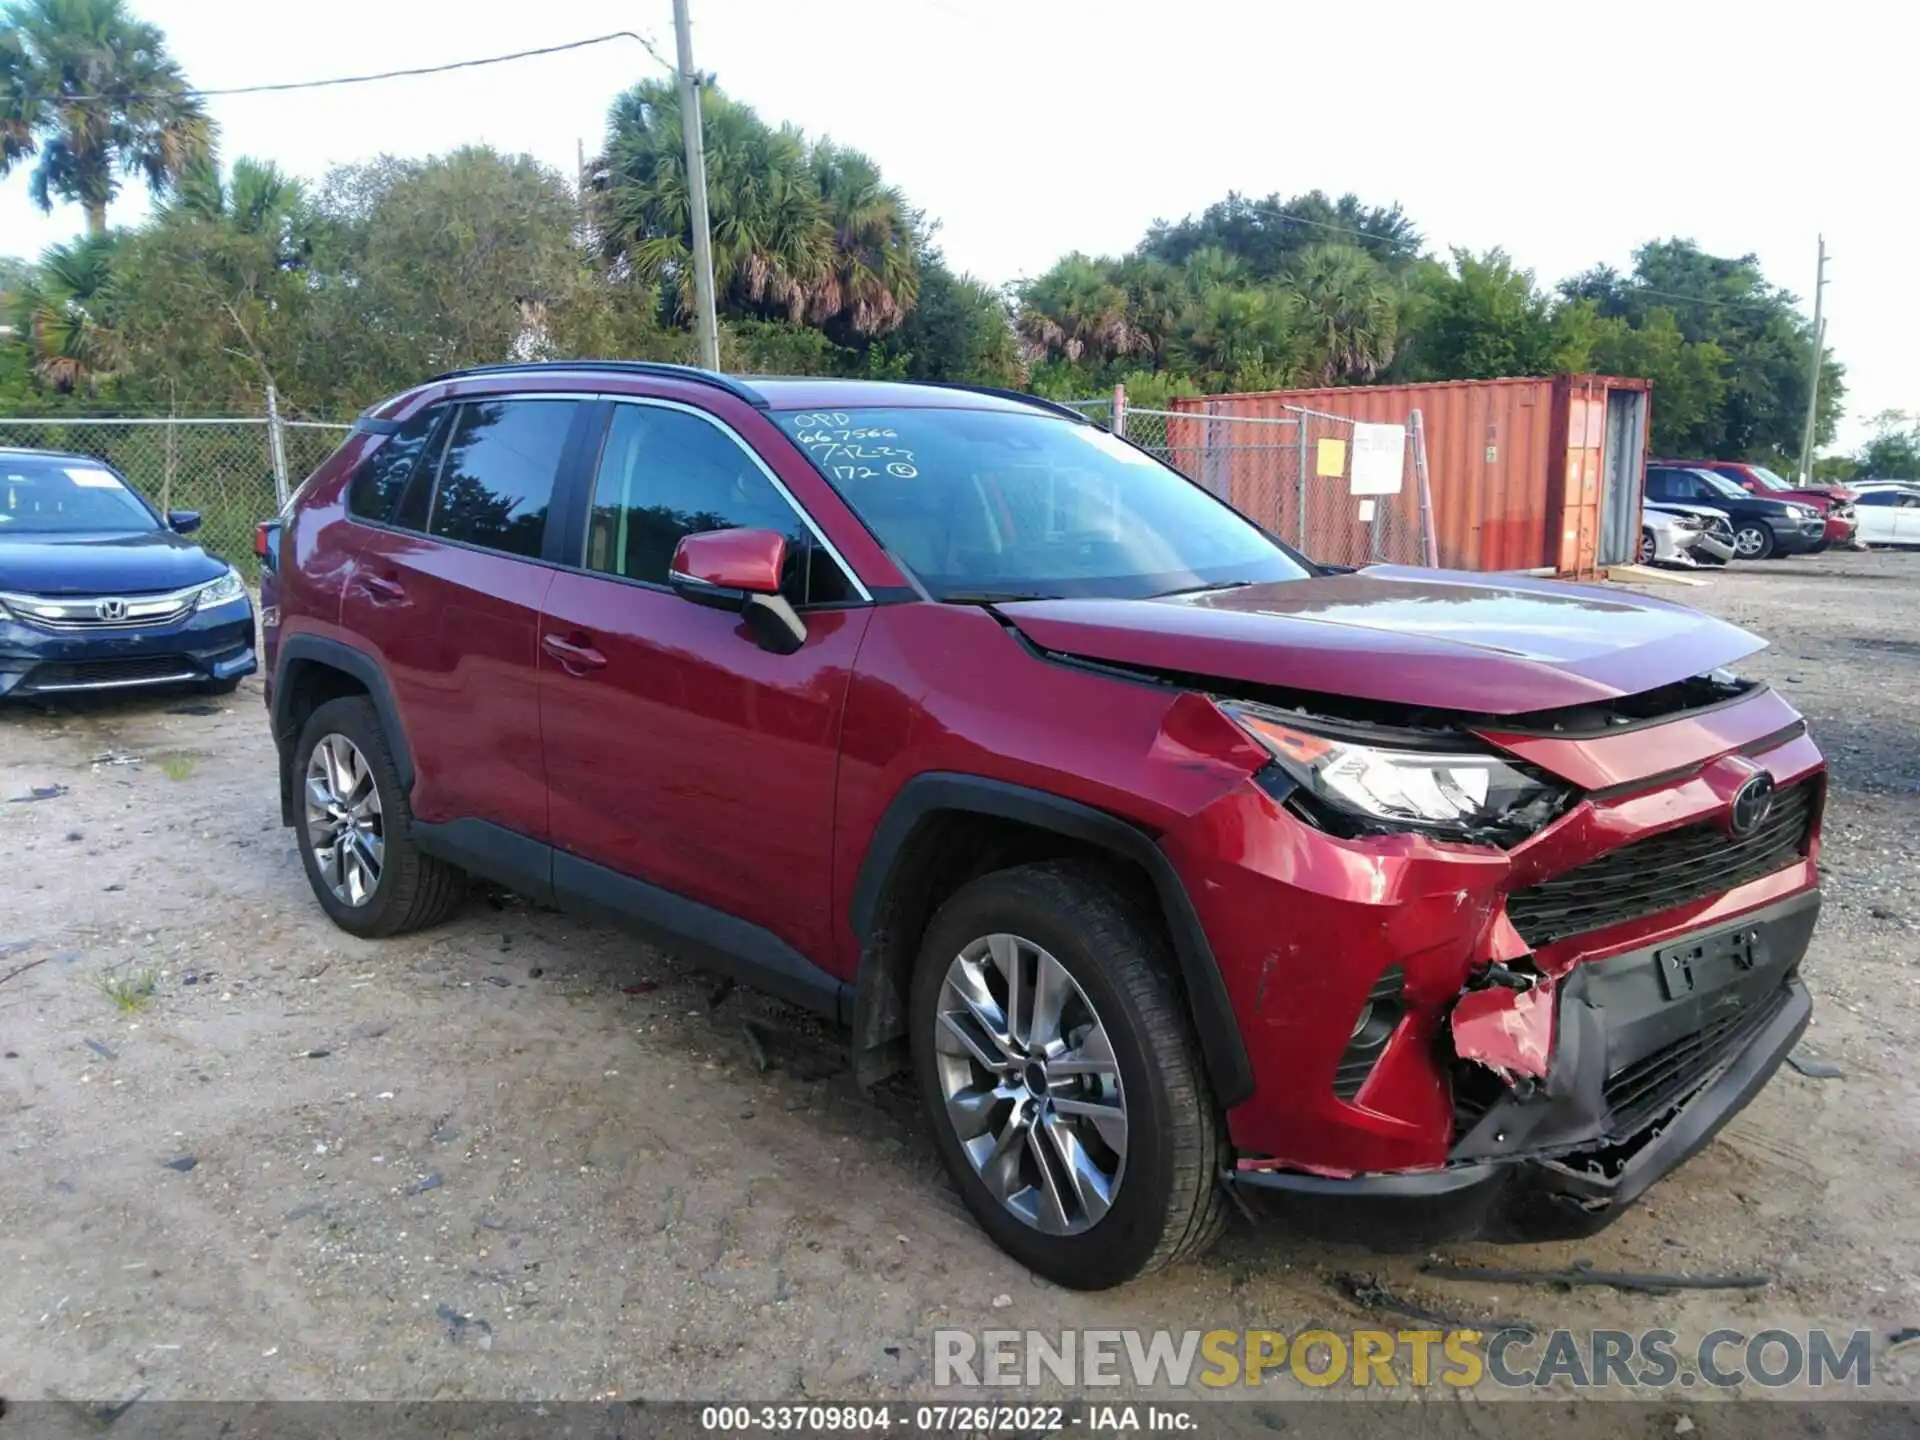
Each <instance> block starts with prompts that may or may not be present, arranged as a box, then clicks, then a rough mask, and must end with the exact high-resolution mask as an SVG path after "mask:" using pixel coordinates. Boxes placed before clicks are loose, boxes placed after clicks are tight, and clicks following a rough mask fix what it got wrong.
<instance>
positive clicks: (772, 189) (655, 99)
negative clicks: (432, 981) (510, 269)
mask: <svg viewBox="0 0 1920 1440" xmlns="http://www.w3.org/2000/svg"><path fill="white" fill-rule="evenodd" d="M704 94H705V98H704V99H703V101H702V102H701V118H702V125H703V128H704V141H705V147H706V164H707V211H708V217H709V222H710V227H711V230H712V241H713V284H714V291H715V294H716V295H717V296H719V297H722V299H723V301H724V302H726V303H727V304H728V305H729V307H730V308H734V309H739V308H743V307H744V308H747V309H750V310H766V311H774V312H782V313H784V314H785V315H786V316H787V318H789V319H791V320H794V321H800V320H803V319H804V318H806V316H807V313H808V311H809V309H810V308H812V301H813V298H814V296H815V293H816V291H817V287H819V285H820V284H821V283H822V279H823V277H824V276H825V275H826V274H827V273H829V255H830V252H831V250H832V240H833V236H832V232H831V230H830V229H829V227H828V224H827V220H826V216H825V214H824V213H823V212H822V209H821V205H820V191H819V187H818V185H817V183H816V182H815V180H814V176H813V173H812V171H811V170H810V169H809V167H808V163H807V153H806V143H805V140H804V139H803V137H802V136H801V135H800V133H799V132H798V131H797V130H794V129H792V128H791V127H783V128H781V129H779V130H774V129H772V128H771V127H769V126H768V125H766V124H765V123H764V122H763V121H762V120H761V119H760V117H759V116H758V115H756V114H755V113H754V112H753V110H752V109H751V108H749V107H748V106H745V105H741V104H738V103H736V102H735V101H732V100H729V99H728V98H727V97H726V96H725V95H722V94H721V93H720V92H719V91H717V90H715V89H712V88H711V87H708V88H706V89H705V92H704ZM591 187H592V190H593V195H594V218H595V228H596V230H597V232H598V235H599V240H600V246H601V250H602V253H603V254H605V256H606V257H607V259H608V260H609V261H610V262H612V263H613V264H614V266H615V267H616V269H617V270H620V271H624V272H625V273H627V274H629V275H631V276H632V278H634V279H635V280H638V281H640V282H641V283H643V284H647V285H660V286H663V287H665V289H666V290H667V291H668V292H669V293H670V294H671V295H672V296H673V297H674V300H675V304H676V308H677V309H678V311H679V312H680V313H681V314H682V315H690V314H691V313H692V312H693V304H694V294H693V290H694V286H693V265H692V258H693V222H692V202H691V199H690V197H689V193H688V187H687V165H686V147H685V144H684V143H683V141H682V138H681V130H680V97H679V94H678V93H677V90H676V88H675V86H674V84H673V83H672V82H671V81H666V80H644V81H642V82H641V83H640V84H638V85H636V86H634V87H633V89H631V90H629V91H627V92H626V93H625V94H624V95H622V96H620V97H619V98H618V99H617V100H615V101H614V102H613V107H612V109H611V110H610V111H609V113H608V116H607V144H606V151H605V153H604V154H603V155H602V156H601V157H600V159H599V161H598V162H597V163H596V164H595V165H594V167H593V178H592V181H591Z"/></svg>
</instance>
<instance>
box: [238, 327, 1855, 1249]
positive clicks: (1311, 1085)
mask: <svg viewBox="0 0 1920 1440" xmlns="http://www.w3.org/2000/svg"><path fill="white" fill-rule="evenodd" d="M278 525H279V528H280V533H279V534H277V535H275V536H273V537H272V538H273V541H274V543H272V544H269V545H267V546H266V547H264V548H265V549H266V550H267V552H268V559H269V563H270V564H271V565H272V566H274V567H275V571H274V573H273V574H272V575H271V577H270V579H271V589H272V591H273V592H274V594H273V597H272V598H273V600H274V601H275V603H277V607H278V615H277V624H276V625H275V626H274V628H273V631H272V634H273V642H272V646H273V651H274V654H273V659H272V665H271V667H270V668H271V672H272V683H271V691H270V694H269V698H268V703H269V706H270V709H271V716H272V724H273V732H274V736H275V738H276V740H277V741H278V744H279V751H280V757H281V766H280V783H281V795H282V806H283V813H284V818H285V820H286V823H287V824H289V825H291V826H293V827H294V829H295V830H296V832H297V834H298V839H299V848H300V852H301V855H302V857H303V859H304V861H305V865H306V869H307V873H308V876H309V878H310V879H311V881H312V883H313V889H314V892H315V894H316V895H317V896H318V898H319V901H320V904H321V905H322V906H323V907H324V908H325V909H326V911H327V913H328V914H329V915H330V916H332V917H333V919H334V920H335V921H336V922H337V923H338V924H340V925H341V926H342V927H344V928H345V929H347V930H350V931H352V932H353V933H355V934H359V935H391V934H395V933H398V932H400V931H405V930H411V929H414V928H416V927H418V926H423V925H427V924H431V923H432V922H434V921H437V920H440V919H442V918H443V917H445V916H447V915H448V914H449V913H450V912H451V911H452V910H453V909H454V907H455V906H456V905H457V904H458V903H459V901H460V899H461V897H462V894H463V892H464V889H465V884H466V880H467V877H469V876H483V877H486V878H488V879H490V880H493V881H496V882H499V883H503V884H505V885H508V886H510V887H513V888H515V889H517V890H519V891H522V892H524V893H525V894H527V895H528V896H530V897H533V898H535V899H538V900H540V901H543V902H546V903H550V904H555V905H559V906H562V907H567V908H571V909H576V910H578V911H581V912H584V913H586V914H590V915H597V916H602V917H605V918H607V919H609V920H612V921H614V922H617V923H620V924H624V925H627V926H630V927H632V928H633V929H635V930H636V931H637V932H639V933H641V934H644V935H646V936H649V937H651V938H653V939H655V940H657V941H659V942H660V943H662V944H664V945H667V946H669V947H671V948H673V949H675V950H676V951H678V952H679V953H681V954H683V955H685V956H687V957H689V958H690V959H692V960H694V961H696V962H697V963H699V964H702V965H705V966H709V967H711V968H713V969H714V970H715V971H718V972H723V973H725V974H728V975H732V976H736V977H740V978H744V979H746V980H748V981H750V982H751V983H753V984H755V985H758V986H761V987H763V988H764V989H766V990H768V991H770V992H772V993H774V994H776V995H779V996H783V997H785V998H786V999H788V1000H790V1001H793V1002H797V1003H798V1004H800V1005H803V1006H809V1007H812V1008H813V1009H815V1010H817V1011H819V1012H821V1013H823V1014H825V1015H828V1016H832V1017H834V1018H835V1019H837V1020H838V1021H840V1022H843V1023H844V1024H845V1025H846V1026H847V1027H848V1029H849V1030H850V1031H851V1048H852V1054H853V1061H854V1066H855V1071H856V1074H857V1076H858V1077H859V1078H860V1079H861V1080H862V1081H866V1082H870V1081H872V1080H875V1079H877V1078H879V1077H882V1076H884V1075H886V1074H887V1073H888V1072H889V1071H891V1070H893V1069H896V1068H900V1067H906V1066H911V1067H912V1071H913V1073H914V1075H915V1077H916V1080H917V1084H918V1088H919V1091H920V1093H921V1095H922V1097H923V1099H924V1102H925V1106H926V1110H927V1113H928V1117H929V1123H930V1124H931V1126H932V1128H933V1131H934V1133H935V1135H936V1137H937V1144H938V1146H939V1149H940V1152H941V1154H942V1156H943V1157H944V1159H945V1161H946V1164H947V1166H948V1168H949V1169H950V1170H951V1172H952V1174H953V1177H954V1180H955V1182H956V1184H957V1185H958V1186H959V1188H960V1190H961V1192H962V1194H963V1195H964V1197H965V1199H966V1202H967V1204H968V1205H969V1207H970V1208H971V1210H972V1212H973V1214H974V1215H975V1216H976V1217H978V1219H979V1221H980V1223H981V1224H982V1225H983V1226H984V1227H985V1228H986V1230H987V1231H988V1232H989V1233H990V1234H991V1235H992V1236H993V1238H994V1239H995V1240H997V1241H998V1242H999V1243H1000V1244H1001V1245H1003V1246H1004V1247H1005V1248H1006V1249H1007V1250H1009V1251H1010V1252H1012V1253H1013V1254H1014V1255H1015V1256H1017V1257H1018V1258H1019V1259H1020V1260H1021V1261H1023V1262H1024V1263H1026V1264H1027V1265H1029V1266H1030V1267H1032V1268H1033V1269H1034V1270H1036V1271H1038V1272H1040V1273H1042V1274H1044V1275H1047V1276H1050V1277H1052V1278H1054V1279H1056V1280H1058V1281H1061V1282H1063V1283H1065V1284H1068V1285H1074V1286H1083V1287H1097V1286H1105V1285H1112V1284H1116V1283H1118V1282H1120V1281H1123V1280H1126V1279H1127V1278H1129V1277H1130V1276H1133V1275H1136V1274H1138V1273H1140V1272H1141V1271H1143V1270H1145V1269H1148V1268H1151V1267H1154V1266H1158V1265H1161V1264H1164V1263H1166V1262H1168V1261H1171V1260H1174V1259H1177V1258H1179V1257H1181V1256H1184V1255H1190V1254H1193V1253H1195V1252H1196V1251H1198V1250H1199V1249H1201V1248H1202V1247H1203V1246H1205V1245H1206V1244H1207V1243H1208V1242H1209V1241H1210V1240H1211V1239H1212V1238H1213V1236H1214V1235H1215V1234H1216V1233H1217V1230H1218V1228H1219V1225H1220V1223H1221V1220H1222V1216H1223V1213H1224V1206H1223V1203H1222V1197H1223V1194H1224V1192H1225V1191H1226V1190H1227V1189H1228V1188H1231V1189H1233V1190H1234V1191H1237V1192H1238V1193H1239V1195H1240V1196H1241V1197H1242V1198H1244V1199H1247V1200H1249V1201H1265V1202H1271V1203H1272V1204H1273V1205H1276V1206H1278V1207H1280V1208H1282V1209H1284V1210H1286V1211H1289V1212H1291V1213H1292V1214H1293V1215H1295V1216H1297V1217H1298V1218H1299V1219H1300V1220H1301V1221H1302V1222H1304V1223H1306V1224H1308V1225H1315V1226H1319V1227H1322V1228H1325V1229H1328V1230H1336V1231H1339V1232H1342V1233H1348V1234H1353V1235H1356V1236H1358V1237H1359V1238H1361V1239H1364V1240H1369V1241H1372V1242H1373V1243H1375V1244H1379V1245H1405V1244H1420V1243H1425V1242H1427V1241H1430V1240H1432V1239H1435V1238H1438V1237H1441V1236H1444V1235H1465V1234H1478V1235H1486V1236H1494V1237H1501V1238H1535V1237H1550V1236H1568V1235H1577V1234H1582V1233H1586V1232H1589V1231H1592V1230H1594V1229H1597V1228H1598V1227H1599V1226H1601V1225H1603V1224H1605V1223H1606V1222H1607V1221H1608V1220H1609V1219H1610V1218H1612V1217H1613V1216H1614V1215H1616V1214H1617V1213H1618V1212H1619V1211H1620V1209H1621V1208H1622V1207H1623V1206H1624V1205H1626V1204H1627V1203H1628V1202H1629V1201H1631V1200H1632V1199H1633V1198H1634V1197H1635V1196H1637V1195H1639V1194H1640V1193H1641V1192H1642V1191H1644V1190H1645V1189H1646V1188H1647V1186H1648V1185H1649V1184H1650V1183H1652V1182H1653V1181H1654V1180H1655V1179H1656V1178H1658V1177H1659V1176H1661V1175H1663V1174H1665V1173H1666V1172H1667V1171H1669V1170H1671V1169H1673V1167H1674V1166H1676V1165H1678V1164H1679V1163H1680V1162H1681V1161H1683V1160H1684V1159H1685V1158H1686V1157H1688V1156H1689V1155H1691V1154H1693V1153H1694V1152H1695V1151H1696V1150H1698V1149H1699V1148H1700V1147H1701V1146H1702V1145H1704V1144H1705V1143H1706V1142H1707V1140H1708V1138H1709V1137H1710V1136H1712V1135H1713V1134H1714V1132H1715V1131H1716V1130H1717V1129H1718V1128H1719V1127H1720V1126H1721V1125H1722V1124H1723V1123H1724V1122H1725V1121H1726V1120H1727V1118H1728V1117H1729V1116H1730V1115H1732V1114H1733V1113H1734V1112H1735V1111H1737V1110H1738V1109H1739V1108H1740V1107H1741V1106H1742V1105H1744V1104H1745V1103H1746V1102H1747V1101H1748V1100H1749V1099H1750V1098H1751V1097H1752V1096H1753V1095H1754V1093H1755V1092H1756V1091H1758V1090H1759V1089H1760V1087H1761V1086H1762V1085H1763V1084H1764V1083H1765V1082H1766V1080H1767V1078H1768V1077H1769V1076H1770V1075H1771V1074H1772V1072H1773V1070H1774V1069H1775V1067H1776V1066H1777V1065H1778V1064H1779V1062H1780V1060H1781V1058H1782V1057H1783V1056H1784V1055H1785V1054H1786V1052H1787V1050H1788V1048H1789V1047H1790V1046H1791V1045H1792V1044H1793V1043H1794V1041H1795V1039H1796V1037H1798V1036H1799V1034H1800V1032H1801V1030H1802V1028H1803V1027H1804V1026H1805V1025H1806V1023H1807V1019H1808V1013H1809V1002H1808V996H1807V991H1806V989H1805V987H1804V986H1803V984H1802V983H1801V980H1800V978H1799V973H1798V967H1799V964H1800V960H1801V956H1802V955H1803V953H1804V952H1805V950H1806V947H1807V941H1808V936H1809V934H1810V933H1811V931H1812V929H1813V926H1814V920H1815V916H1816V914H1817V912H1818V909H1819V904H1820V897H1819V890H1818V880H1817V878H1816V875H1815V866H1814V860H1815V853H1816V848H1817V844H1818V838H1817V836H1818V826H1819V819H1820V812H1821V805H1822V792H1823V782H1824V766H1823V763H1822V760H1821V756H1820V753H1819V751H1818V750H1817V749H1816V748H1815V747H1814V743H1813V741H1812V740H1811V739H1810V738H1809V737H1808V735H1807V733H1806V728H1805V726H1804V724H1803V723H1802V721H1801V719H1800V717H1799V716H1798V715H1797V714H1795V713H1794V711H1793V709H1792V708H1791V707H1790V706H1789V705H1788V703H1787V702H1786V700H1784V699H1783V698H1782V697H1781V696H1779V695H1778V694H1775V693H1774V692H1772V691H1770V690H1768V689H1767V688H1766V687H1765V686H1763V685H1759V684H1755V683H1752V682H1749V681H1744V680H1740V679H1736V678H1734V677H1733V676H1732V675H1730V674H1728V673H1727V672H1726V671H1725V670H1723V669H1721V668H1720V667H1722V666H1725V665H1727V664H1729V663H1730V662H1733V661H1736V660H1738V659H1739V658H1740V657H1742V656H1743V655H1746V654H1748V653H1749V652H1751V651H1753V650H1755V649H1757V648H1758V647H1759V645H1760V643H1761V642H1760V641H1758V640H1756V639H1755V638H1754V637H1752V636H1750V635H1748V634H1746V633H1744V632H1742V631H1740V630H1737V629H1734V628H1732V627H1731V626H1728V625H1725V624H1722V623H1720V622H1719V621H1717V620H1713V619H1710V618H1708V617H1707V616H1704V615H1701V614H1698V613H1696V612H1694V611H1691V610H1687V609H1684V608H1681V607H1679V606H1676V605H1671V604H1667V603H1663V602H1660V601H1657V600H1651V599H1642V598H1639V597H1637V596H1634V595H1631V594H1627V593H1624V592H1619V591H1612V590H1600V589H1581V588H1574V587H1570V586H1561V585H1554V584H1549V583H1545V582H1539V581H1533V580H1527V579H1512V578H1499V579H1495V578H1492V577H1478V576H1471V575H1461V574H1449V573H1443V572H1431V571H1420V570H1410V569H1399V568H1394V567H1389V566H1378V567H1372V568H1369V569H1365V570H1362V571H1359V572H1358V573H1339V572H1335V571H1331V570H1327V569H1323V568H1320V567H1317V566H1315V565H1313V564H1312V563H1310V562H1309V561H1307V560H1305V559H1303V558H1302V557H1301V556H1299V555H1298V554H1296V553H1294V552H1293V551H1291V550H1290V549H1288V548H1287V547H1286V546H1285V545H1284V544H1282V543H1281V542H1280V541H1278V540H1276V539H1274V538H1273V537H1272V536H1270V535H1268V534H1266V533H1265V532H1263V531H1262V530H1260V529H1258V528H1257V527H1256V526H1255V525H1254V524H1252V523H1251V522H1249V521H1248V520H1246V519H1245V518H1243V517H1242V516H1240V515H1239V514H1237V513H1235V512H1234V511H1233V510H1231V509H1229V508H1228V507H1227V506H1225V505H1224V504H1222V503H1220V502H1219V501H1218V500H1216V499H1214V498H1213V497H1212V496H1211V495H1209V494H1208V493H1207V492H1206V491H1205V490H1204V489H1201V488H1200V487H1198V486H1196V485H1193V484H1191V483H1189V482H1188V481H1187V480H1186V479H1185V478H1184V477H1182V476H1181V475H1180V474H1178V473H1177V472H1175V471H1173V470H1170V469H1168V468H1166V467H1165V466H1163V465H1161V464H1160V463H1159V462H1158V461H1157V460H1155V459H1154V458H1153V457H1152V456H1150V455H1148V454H1147V453H1145V452H1144V451H1141V450H1138V449H1136V448H1134V447H1133V446H1131V445H1129V444H1127V443H1125V442H1124V441H1121V440H1118V439H1115V438H1114V437H1113V436H1111V435H1109V434H1108V433H1106V432H1105V431H1103V430H1101V429H1099V428H1097V427H1095V426H1093V425H1090V424H1087V423H1086V422H1085V421H1084V420H1082V419H1081V418H1080V417H1078V416H1076V415H1074V414H1072V413H1071V412H1068V411H1066V410H1063V409H1061V408H1058V407H1055V406H1052V405H1050V404H1048V403H1046V402H1044V401H1040V400H1035V399H1032V398H1029V397H1026V396H1018V395H1011V394H1002V393H998V392H988V391H977V390H970V389H966V388H961V387H942V386H929V385H898V384H881V383H874V382H864V381H831V380H766V381H757V380H756V381H752V382H745V381H739V380H735V379H731V378H728V377H725V376H721V375H716V374H710V373H706V372H701V371H693V370H687V369H681V368H677V367H670V366H657V365H645V364H637V363H635V364H618V363H612V362H603V363H569V364H556V365H549V366H515V367H506V368H498V369H488V370H477V371H468V372H463V373H459V374H454V375H447V376H442V377H440V378H439V379H437V380H434V381H432V382H430V383H428V384H426V385H423V386H421V387H419V388H418V389H415V390H412V391H409V392H408V393H406V394H404V395H401V396H399V397H398V398H396V399H394V400H391V401H388V402H387V403H385V404H383V405H381V406H379V407H378V408H377V409H376V410H375V411H373V412H372V413H371V414H370V415H369V416H367V417H366V418H364V419H363V420H362V421H361V422H360V423H359V425H358V426H357V427H356V433H355V434H354V436H353V437H352V438H351V439H350V440H349V441H348V442H347V443H346V444H345V445H344V446H343V447H342V448H341V449H340V451H339V452H338V453H337V454H336V455H334V456H333V457H332V458H331V459H330V460H328V461H327V462H326V464H324V465H323V466H322V467H321V468H320V470H319V471H318V472H316V473H315V474H314V475H313V476H312V478H311V479H309V480H308V482H307V483H306V484H305V485H304V486H303V487H302V488H301V490H300V492H299V494H298V496H297V497H296V498H295V500H294V501H293V503H292V504H291V505H290V506H289V507H288V509H287V511H286V512H285V513H284V514H283V516H282V518H281V520H280V521H279V522H278Z"/></svg>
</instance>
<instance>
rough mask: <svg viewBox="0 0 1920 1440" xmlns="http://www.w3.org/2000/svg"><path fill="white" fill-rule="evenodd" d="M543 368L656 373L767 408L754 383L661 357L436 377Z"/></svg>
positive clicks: (533, 364)
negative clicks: (656, 358)
mask: <svg viewBox="0 0 1920 1440" xmlns="http://www.w3.org/2000/svg"><path fill="white" fill-rule="evenodd" d="M542 370H589V371H592V370H606V371H611V372H614V373H616V374H626V375H653V376H656V377H658V378H660V379H662V380H690V381H692V382H693V383H695V384H697V385H711V386H713V388H714V389H716V390H724V391H726V392H727V394H729V395H731V396H733V397H734V398H735V399H736V400H744V401H746V402H747V404H749V405H752V406H755V407H757V408H758V409H761V410H765V409H766V408H767V397H766V396H764V395H762V394H761V393H760V392H759V391H758V390H755V389H754V388H753V387H752V386H750V385H743V384H741V383H740V382H739V381H738V380H736V379H734V378H733V377H732V376H731V375H722V374H721V373H720V372H719V371H718V370H702V369H701V368H700V367H699V366H697V365H669V364H667V363H666V362H665V361H661V360H525V361H519V362H512V361H510V362H508V363H506V364H501V365H469V366H467V367H466V368H465V369H463V370H449V371H447V372H446V374H444V375H436V376H434V377H433V378H434V380H454V379H459V378H462V377H464V376H468V375H512V374H524V373H527V372H529V371H531V372H536V373H537V372H539V371H542ZM429 383H431V382H429Z"/></svg>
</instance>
